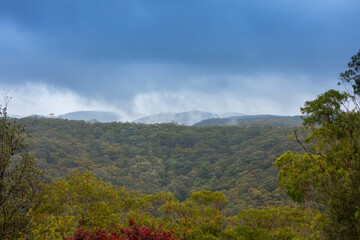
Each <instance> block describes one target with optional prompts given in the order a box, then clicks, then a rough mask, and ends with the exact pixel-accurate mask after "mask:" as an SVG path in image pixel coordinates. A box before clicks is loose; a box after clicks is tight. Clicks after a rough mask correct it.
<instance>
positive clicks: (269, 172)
mask: <svg viewBox="0 0 360 240" xmlns="http://www.w3.org/2000/svg"><path fill="white" fill-rule="evenodd" d="M19 122H21V123H22V124H24V125H25V126H26V129H27V130H28V131H29V133H30V134H31V136H32V137H31V138H30V139H29V147H28V149H29V150H30V151H31V152H33V153H34V155H35V157H36V158H37V159H38V161H39V163H38V164H39V167H40V168H42V169H46V170H48V171H49V170H50V171H52V172H53V175H52V177H55V178H60V177H64V176H65V175H66V174H68V173H69V172H71V171H72V170H74V169H79V170H90V171H92V172H93V173H94V174H95V175H96V176H97V177H99V178H102V179H104V180H105V181H111V182H112V183H113V184H114V185H121V186H124V187H126V188H127V189H128V190H129V191H140V192H142V193H149V194H153V193H158V192H173V193H174V194H175V196H176V197H177V198H178V199H179V200H184V199H185V198H187V197H188V196H189V195H190V193H192V192H195V191H200V190H202V189H206V190H212V191H222V192H223V193H224V194H226V195H227V197H228V198H229V201H230V204H229V205H228V206H227V209H226V210H225V213H226V214H229V215H233V214H236V212H238V211H239V210H241V209H247V208H250V207H253V208H258V207H264V206H267V205H279V204H283V203H287V201H288V197H286V194H285V193H284V192H283V191H282V190H279V189H278V188H277V185H278V180H277V172H278V170H277V169H276V168H275V167H274V166H273V165H272V162H274V161H275V159H276V157H279V156H280V155H281V154H283V153H284V152H285V151H287V150H289V149H291V150H294V151H297V150H300V149H299V146H298V144H297V143H295V142H294V141H291V140H290V139H289V135H290V134H291V132H292V130H293V128H285V127H273V126H269V125H253V126H249V127H245V126H241V127H239V126H232V127H230V126H214V127H189V126H180V125H175V124H154V125H146V124H135V123H115V122H114V123H86V122H84V121H71V120H63V119H45V118H24V119H20V120H19Z"/></svg>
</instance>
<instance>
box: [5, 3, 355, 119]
mask: <svg viewBox="0 0 360 240" xmlns="http://www.w3.org/2000/svg"><path fill="white" fill-rule="evenodd" d="M359 8H360V2H359V1H356V0H343V1H339V0H331V1H322V0H316V1H310V0H304V1H284V0H275V1H265V0H255V1H238V0H229V1H218V0H199V1H190V0H183V1H162V0H154V1H144V0H124V1H117V0H109V1H106V2H104V1H96V0H94V1H92V0H90V1H89V0H86V1H85V0H79V1H73V0H63V1H41V0H34V1H31V2H29V1H27V0H19V1H12V0H4V1H1V2H0V85H1V86H4V87H6V88H8V89H10V90H11V94H12V95H13V97H14V98H13V102H14V103H13V104H14V111H15V112H17V113H19V114H21V115H27V114H29V113H37V114H48V113H49V112H55V113H56V114H57V112H59V114H60V113H63V112H64V111H76V110H88V109H97V110H107V109H114V110H116V111H117V112H118V113H119V114H120V115H121V117H122V118H123V119H131V118H135V117H137V116H143V115H145V114H154V113H159V112H165V111H170V110H171V111H172V112H180V111H186V110H195V109H196V110H204V111H216V112H219V111H236V112H244V113H246V114H254V113H273V114H296V113H298V109H299V107H300V106H301V105H302V103H303V102H304V101H305V100H309V98H313V97H315V96H316V94H318V93H320V92H322V91H324V90H327V89H329V88H332V87H333V86H335V85H336V82H337V76H338V74H339V73H340V72H341V71H344V70H345V69H346V63H347V61H348V60H349V58H350V57H351V56H352V55H353V54H355V53H356V52H357V51H358V49H359V45H358V39H359V38H360V32H359V31H356V29H358V23H357V22H358V11H357V9H359ZM16 99H18V100H16ZM37 99H40V100H41V101H40V100H39V101H38V100H37ZM15 101H18V103H17V104H15ZM47 103H49V104H47ZM46 104H47V105H46ZM45 105H46V106H45ZM15 106H16V107H15ZM25 106H26V107H25ZM53 106H56V108H55V110H51V109H54V107H53Z"/></svg>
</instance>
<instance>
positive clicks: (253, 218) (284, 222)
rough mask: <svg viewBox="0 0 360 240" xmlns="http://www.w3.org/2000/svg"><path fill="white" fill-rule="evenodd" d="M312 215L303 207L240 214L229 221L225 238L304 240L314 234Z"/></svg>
mask: <svg viewBox="0 0 360 240" xmlns="http://www.w3.org/2000/svg"><path fill="white" fill-rule="evenodd" d="M313 214H314V213H313V212H312V211H310V210H304V209H301V208H296V209H292V208H290V207H273V206H272V207H267V208H265V209H261V210H260V209H249V210H244V211H241V212H240V213H239V214H238V215H237V216H235V217H232V218H230V219H229V220H228V224H229V228H228V229H226V230H225V231H224V232H223V234H222V235H223V239H241V240H245V239H249V240H256V239H258V240H266V239H269V240H271V239H284V240H285V239H289V240H290V239H305V238H310V237H311V235H312V230H311V224H312V220H313Z"/></svg>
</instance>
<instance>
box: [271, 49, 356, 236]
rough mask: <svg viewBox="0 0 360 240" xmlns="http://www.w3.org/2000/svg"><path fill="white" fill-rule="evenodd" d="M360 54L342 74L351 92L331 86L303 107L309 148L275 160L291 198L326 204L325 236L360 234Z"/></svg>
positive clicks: (282, 184)
mask: <svg viewBox="0 0 360 240" xmlns="http://www.w3.org/2000/svg"><path fill="white" fill-rule="evenodd" d="M359 56H360V52H359V53H358V55H356V56H354V57H353V58H352V61H353V62H350V63H349V67H354V70H351V69H350V70H349V71H347V72H345V73H344V74H341V77H342V78H343V80H344V81H345V82H348V83H350V82H351V83H352V87H353V91H352V92H351V91H348V92H347V93H345V92H343V93H340V92H338V91H335V90H329V91H327V92H325V93H324V94H321V95H319V96H318V98H317V99H316V100H314V101H309V102H306V103H305V107H303V108H302V109H301V110H302V112H303V114H305V116H306V117H305V118H304V124H303V126H304V128H306V129H308V131H309V132H308V137H307V138H306V139H305V142H306V143H309V144H311V147H310V148H306V147H304V150H305V152H304V153H296V154H294V153H292V152H287V153H286V154H284V155H282V156H281V157H280V158H278V159H277V160H276V162H275V165H276V166H277V167H279V168H281V170H280V172H279V182H280V185H281V186H283V187H285V188H286V191H287V193H288V194H289V195H290V196H291V197H292V199H293V200H295V201H298V202H302V201H307V200H309V199H310V200H313V201H315V202H317V203H320V204H325V205H326V206H327V208H326V217H327V220H326V224H325V225H324V228H323V231H324V234H325V235H324V236H325V238H326V239H359V238H360V219H359V218H358V215H359V208H360V189H359V184H360V157H359V156H360V155H359V153H360V112H359V108H358V101H357V96H356V95H353V93H355V94H358V82H357V80H358V75H356V72H357V71H358V66H359ZM350 106H353V108H350ZM297 140H298V139H297ZM299 142H300V141H299ZM303 146H304V145H303Z"/></svg>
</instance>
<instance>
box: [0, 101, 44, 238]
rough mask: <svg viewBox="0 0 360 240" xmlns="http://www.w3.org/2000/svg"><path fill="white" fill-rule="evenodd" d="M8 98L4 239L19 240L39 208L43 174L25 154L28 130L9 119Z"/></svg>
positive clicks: (1, 194) (1, 165)
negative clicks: (30, 214) (32, 212)
mask: <svg viewBox="0 0 360 240" xmlns="http://www.w3.org/2000/svg"><path fill="white" fill-rule="evenodd" d="M8 101H9V98H8V97H5V104H4V106H3V107H2V106H0V239H15V238H17V237H18V236H19V234H20V233H21V232H24V231H26V226H27V224H28V217H27V213H28V211H29V209H30V208H31V207H33V206H34V204H35V198H36V195H37V193H38V186H39V184H40V177H41V172H40V171H39V170H38V169H37V168H36V167H35V161H34V158H33V157H32V156H31V155H30V154H29V153H25V152H24V149H25V148H26V143H25V139H26V137H27V136H28V135H27V133H26V131H25V129H24V128H23V127H22V126H21V125H19V124H17V123H15V121H12V120H11V119H9V118H8V115H7V104H8Z"/></svg>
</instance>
